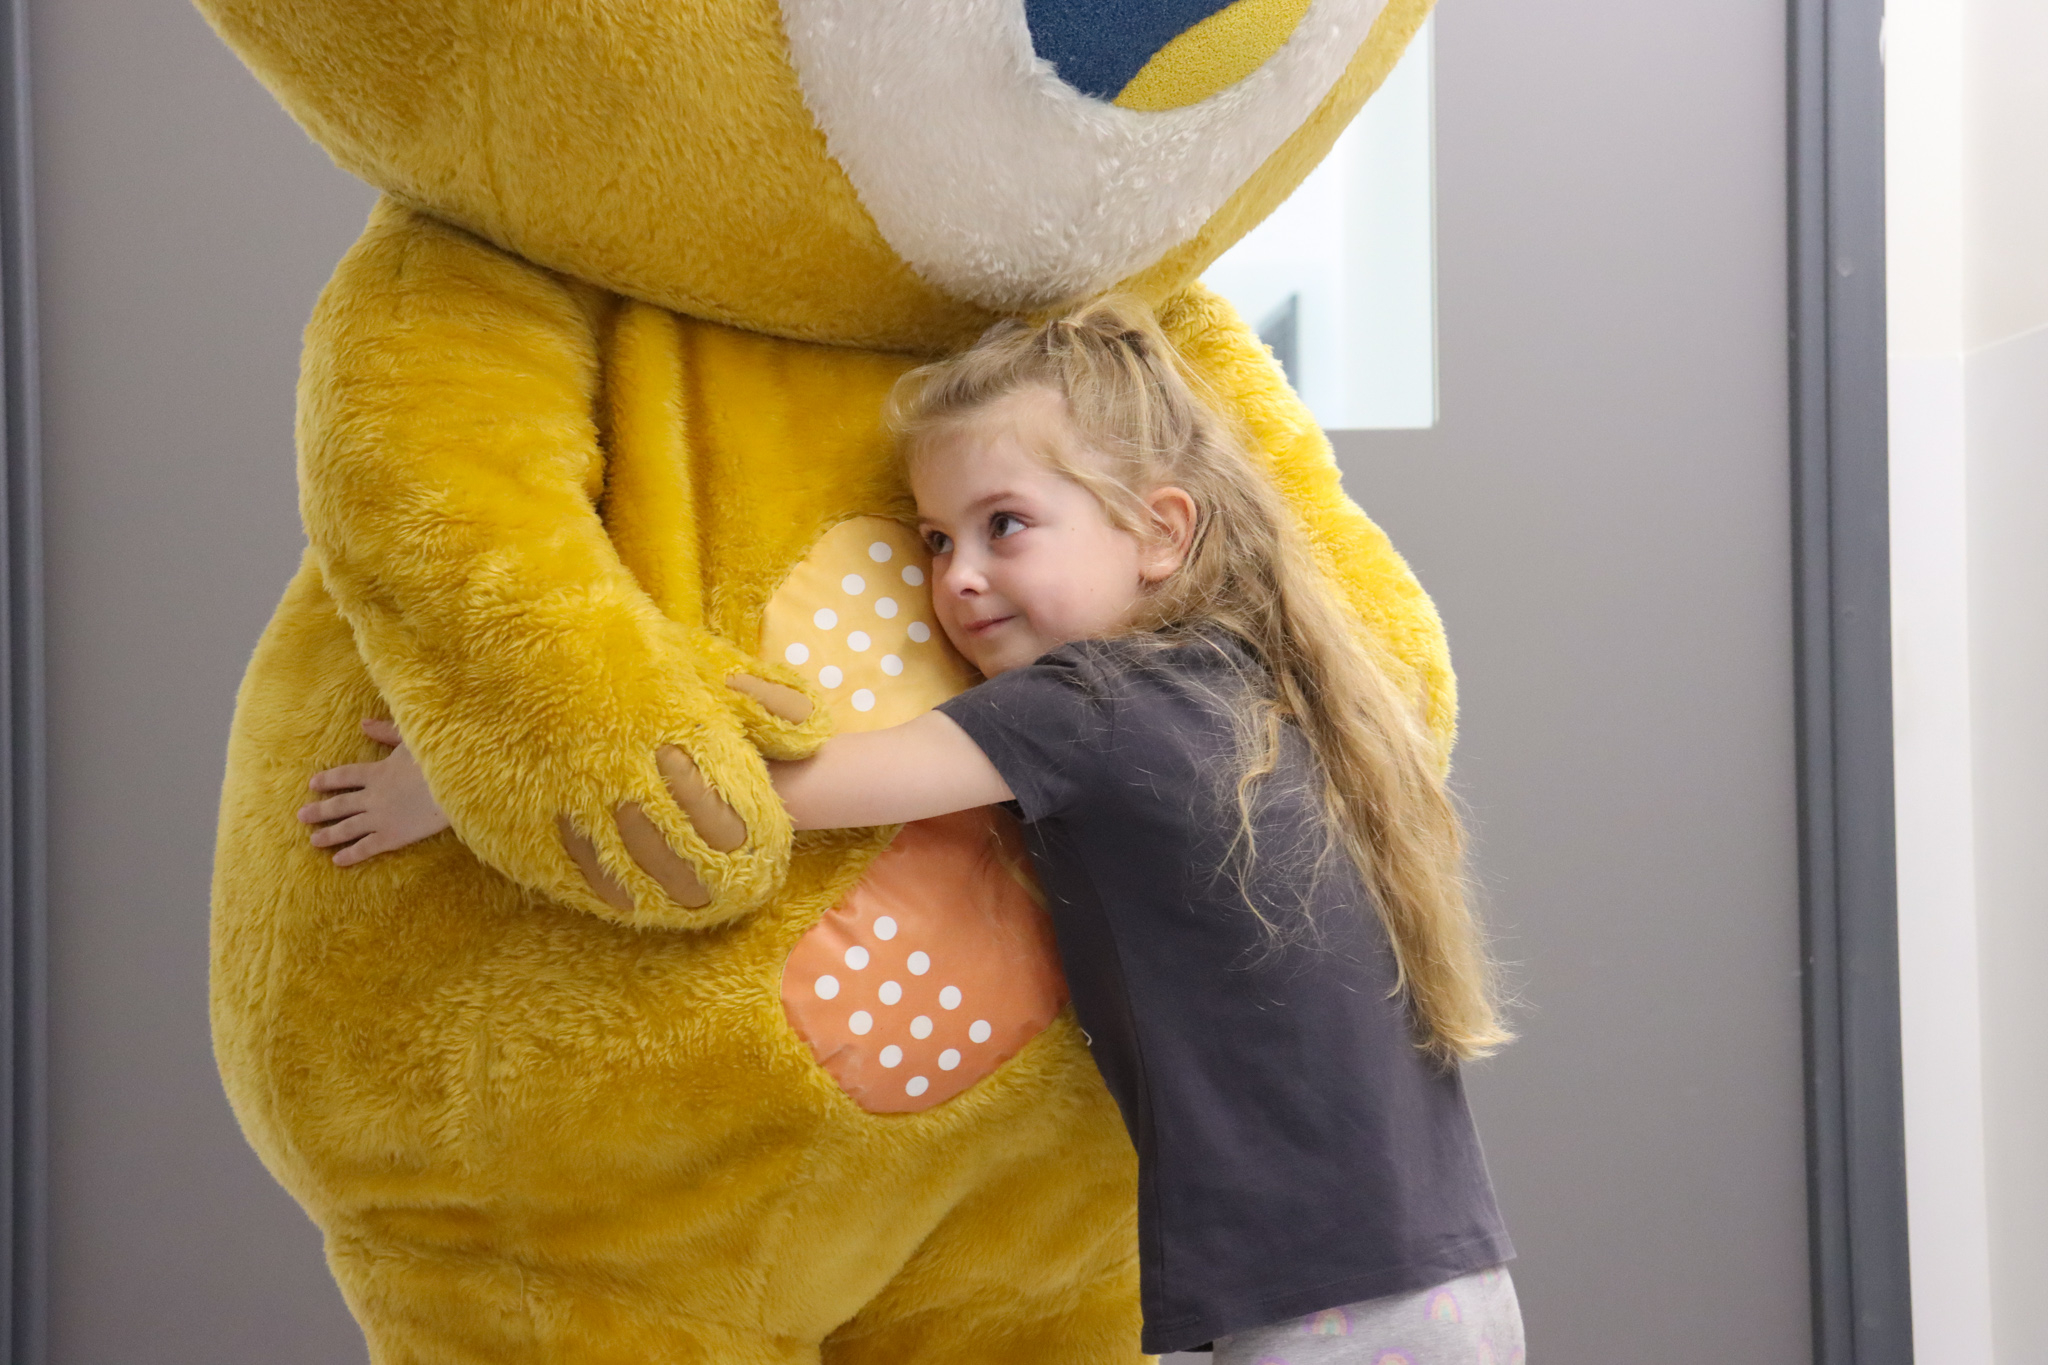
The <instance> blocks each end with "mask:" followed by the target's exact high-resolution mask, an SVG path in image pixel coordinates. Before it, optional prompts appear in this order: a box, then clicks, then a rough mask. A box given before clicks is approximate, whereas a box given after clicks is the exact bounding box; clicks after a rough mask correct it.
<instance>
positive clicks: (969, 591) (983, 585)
mask: <svg viewBox="0 0 2048 1365" xmlns="http://www.w3.org/2000/svg"><path fill="white" fill-rule="evenodd" d="M939 587H940V588H941V589H943V590H944V591H945V592H946V593H947V594H948V595H949V596H953V597H971V596H973V595H974V594H975V593H978V592H986V591H987V590H988V579H987V578H986V577H985V576H983V574H982V572H981V569H980V568H979V566H977V565H976V564H975V563H974V561H973V560H972V559H971V558H969V557H968V556H966V555H963V554H960V553H958V552H955V553H954V555H953V557H952V559H951V560H950V561H949V562H948V563H947V565H946V568H945V572H943V573H941V574H940V575H939Z"/></svg>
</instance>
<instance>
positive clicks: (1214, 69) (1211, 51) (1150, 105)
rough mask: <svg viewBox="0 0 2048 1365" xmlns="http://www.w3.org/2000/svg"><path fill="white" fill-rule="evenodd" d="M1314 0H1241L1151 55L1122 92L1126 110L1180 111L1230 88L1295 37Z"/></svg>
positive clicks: (1119, 94)
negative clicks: (1303, 16)
mask: <svg viewBox="0 0 2048 1365" xmlns="http://www.w3.org/2000/svg"><path fill="white" fill-rule="evenodd" d="M1308 7H1309V0H1237V3H1236V4H1234V5H1231V6H1229V7H1228V8H1225V9H1220V10H1218V11H1216V13H1214V14H1212V15H1210V16H1209V17H1208V18H1206V19H1204V20H1203V21H1202V22H1201V23H1199V24H1196V25H1195V26H1194V27H1193V28H1191V29H1189V30H1187V32H1185V33H1183V34H1181V35H1180V36H1179V37H1178V38H1175V39H1174V40H1173V41H1172V42H1170V43H1168V44H1167V45H1166V46H1165V47H1162V48H1160V49H1159V50H1158V51H1157V52H1155V53H1153V54H1152V60H1150V61H1148V62H1146V63H1145V65H1144V66H1142V67H1140V68H1139V70H1138V74H1137V75H1135V76H1133V77H1131V79H1130V83H1129V84H1127V85H1126V86H1124V88H1123V89H1122V90H1120V91H1118V92H1117V97H1116V103H1117V104H1118V105H1120V106H1121V107H1123V108H1125V109H1148V110H1154V111H1156V110H1161V109H1181V108H1185V107H1186V106H1188V105H1190V104H1199V103H1200V102H1201V101H1203V100H1205V99H1207V98H1209V96H1211V95H1213V94H1215V93H1216V92H1217V91H1219V90H1227V89H1229V88H1230V87H1231V86H1233V85H1236V84H1237V83H1238V82H1239V81H1241V80H1243V79H1244V78H1245V77H1246V76H1249V75H1251V74H1252V72H1254V71H1257V70H1258V69H1259V68H1260V67H1261V66H1264V65H1265V64H1266V59H1267V58H1269V57H1271V56H1272V55H1273V54H1274V53H1275V52H1278V51H1279V50H1280V48H1281V46H1282V45H1283V44H1284V43H1286V41H1287V40H1288V39H1289V38H1290V37H1292V36H1293V35H1294V30H1295V27H1296V26H1297V25H1298V24H1300V23H1301V16H1302V15H1304V14H1306V13H1308Z"/></svg>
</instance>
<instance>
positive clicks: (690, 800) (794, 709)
mask: <svg viewBox="0 0 2048 1365" xmlns="http://www.w3.org/2000/svg"><path fill="white" fill-rule="evenodd" d="M692 643H693V648H692V649H691V651H690V652H691V654H692V656H693V657H694V658H695V660H696V662H697V667H696V669H695V670H694V671H695V673H696V676H695V677H694V678H683V679H677V680H676V683H675V686H676V689H677V692H678V693H679V694H680V695H678V696H676V697H673V698H671V699H669V700H670V705H671V707H672V708H673V709H676V710H679V711H682V712H684V713H694V714H691V717H690V722H689V723H687V724H685V725H683V726H679V727H677V729H678V730H679V731H680V733H677V734H675V735H674V736H673V738H671V739H669V740H668V741H667V742H658V743H655V744H653V745H651V746H649V748H648V750H647V752H646V754H645V759H646V763H645V765H644V767H642V769H641V771H639V772H638V773H636V774H634V775H633V776H631V777H628V778H627V779H626V781H625V782H624V783H623V784H622V785H623V786H624V787H626V788H627V789H628V790H635V789H637V792H638V794H635V795H626V796H624V797H622V798H619V799H614V800H611V801H606V800H604V797H603V796H602V795H601V794H599V795H598V799H597V802H596V803H595V804H596V805H597V807H598V808H597V809H596V810H593V809H592V808H591V803H588V802H579V803H577V804H578V808H576V809H571V810H563V811H561V812H559V813H558V814H557V815H556V817H555V826H556V829H557V831H558V832H559V834H560V836H561V843H562V848H563V850H564V851H565V852H566V853H567V854H568V857H569V860H570V861H571V862H572V863H573V864H574V865H575V867H576V870H577V872H578V873H580V874H581V877H582V881H583V883H584V887H583V888H581V890H582V891H583V893H584V894H587V895H592V896H595V897H596V898H597V899H598V900H599V901H601V902H602V903H603V904H604V906H605V907H606V908H607V910H609V911H610V912H611V914H612V916H613V917H615V918H622V919H625V920H627V921H629V922H631V923H636V924H648V925H654V924H659V925H664V926H697V925H708V924H714V923H720V922H723V921H725V920H729V919H734V918H737V917H738V916H740V915H744V914H746V913H748V912H750V911H752V910H754V909H756V908H758V907H759V906H760V905H761V904H762V903H763V902H764V901H765V900H767V899H768V898H769V897H771V896H773V895H774V894H775V892H776V891H777V889H778V888H779V887H780V885H781V881H782V874H783V870H784V868H785V867H786V865H787V862H788V857H789V845H790V825H789V818H788V815H787V813H786V812H785V811H784V810H783V807H782V803H781V801H780V799H779V798H777V797H776V795H775V792H774V789H773V787H772V786H771V785H770V784H769V781H768V775H767V769H766V766H765V763H764V760H766V759H776V760H789V759H797V758H802V757H805V756H807V755H808V754H810V753H812V752H813V751H814V750H816V748H817V747H818V745H819V744H820V743H821V742H823V740H824V738H825V736H826V734H827V733H828V732H829V729H830V720H829V718H828V716H827V715H826V712H825V709H824V708H823V707H821V706H819V705H818V704H817V703H816V702H815V701H814V700H813V699H812V698H811V696H810V695H809V694H808V693H806V692H805V691H804V689H803V688H802V687H801V686H799V685H797V682H796V679H795V677H794V676H793V675H791V674H790V673H789V671H788V670H787V669H784V668H782V667H780V666H779V665H775V664H768V663H763V662H762V661H760V660H758V659H754V658H751V657H749V656H747V655H745V654H742V653H741V652H740V651H738V650H737V649H734V648H733V647H732V646H730V645H728V644H726V643H725V642H724V641H722V640H718V639H716V638H715V637H712V636H710V635H708V634H700V635H699V636H698V638H697V639H696V640H694V641H693V642H692ZM615 790H616V788H615ZM569 899H571V900H572V902H573V901H574V900H576V899H577V897H576V896H575V895H573V894H572V895H571V896H570V897H569ZM665 903H666V904H665ZM675 908H680V910H681V911H683V912H684V913H683V914H682V915H680V916H679V915H677V914H676V913H675Z"/></svg>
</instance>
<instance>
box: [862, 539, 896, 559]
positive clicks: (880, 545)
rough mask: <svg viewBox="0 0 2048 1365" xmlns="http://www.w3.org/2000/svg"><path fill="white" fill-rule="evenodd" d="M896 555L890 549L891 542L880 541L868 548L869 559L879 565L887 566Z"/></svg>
mask: <svg viewBox="0 0 2048 1365" xmlns="http://www.w3.org/2000/svg"><path fill="white" fill-rule="evenodd" d="M895 553H896V552H895V551H894V550H892V549H890V548H889V542H887V541H885V540H878V541H876V542H875V543H874V544H872V545H870V546H868V558H869V559H872V560H874V561H875V563H877V564H887V563H888V562H889V560H890V558H891V557H892V556H893V555H894V554H895Z"/></svg>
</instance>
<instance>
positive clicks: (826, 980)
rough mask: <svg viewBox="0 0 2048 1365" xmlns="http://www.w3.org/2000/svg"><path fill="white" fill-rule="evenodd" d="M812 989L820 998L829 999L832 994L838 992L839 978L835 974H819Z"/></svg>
mask: <svg viewBox="0 0 2048 1365" xmlns="http://www.w3.org/2000/svg"><path fill="white" fill-rule="evenodd" d="M812 989H814V990H816V991H817V992H818V998H819V999H820V1000H830V999H831V998H832V997H833V996H835V995H837V994H839V978H838V977H836V976H821V977H819V978H818V984H817V985H816V986H814V987H813V988H812Z"/></svg>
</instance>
